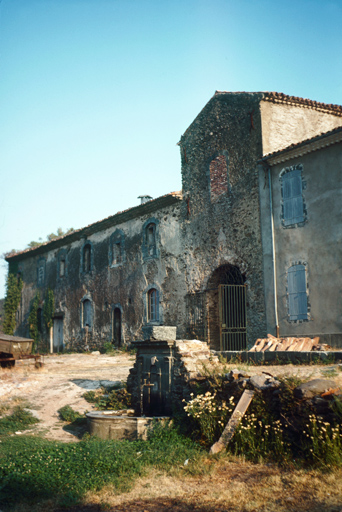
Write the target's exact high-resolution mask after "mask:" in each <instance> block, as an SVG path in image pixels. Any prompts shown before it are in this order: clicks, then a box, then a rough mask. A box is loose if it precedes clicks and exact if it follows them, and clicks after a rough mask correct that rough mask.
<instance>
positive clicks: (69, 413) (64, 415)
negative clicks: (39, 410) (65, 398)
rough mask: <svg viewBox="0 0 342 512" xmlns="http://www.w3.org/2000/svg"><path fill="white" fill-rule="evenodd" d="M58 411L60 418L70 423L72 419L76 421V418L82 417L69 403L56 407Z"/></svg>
mask: <svg viewBox="0 0 342 512" xmlns="http://www.w3.org/2000/svg"><path fill="white" fill-rule="evenodd" d="M58 413H59V416H60V418H61V419H62V420H63V421H67V422H68V423H72V422H73V421H76V420H77V419H78V418H82V417H83V415H82V414H80V413H79V412H77V411H75V410H74V409H73V408H72V407H70V405H65V406H64V407H61V408H60V409H58Z"/></svg>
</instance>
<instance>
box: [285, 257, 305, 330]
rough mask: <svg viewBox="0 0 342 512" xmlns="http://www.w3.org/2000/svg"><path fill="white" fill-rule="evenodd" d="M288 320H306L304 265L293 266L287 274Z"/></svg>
mask: <svg viewBox="0 0 342 512" xmlns="http://www.w3.org/2000/svg"><path fill="white" fill-rule="evenodd" d="M287 289H288V299H289V320H307V319H308V298H307V294H306V271H305V266H304V265H293V266H292V267H290V268H289V270H288V272H287Z"/></svg>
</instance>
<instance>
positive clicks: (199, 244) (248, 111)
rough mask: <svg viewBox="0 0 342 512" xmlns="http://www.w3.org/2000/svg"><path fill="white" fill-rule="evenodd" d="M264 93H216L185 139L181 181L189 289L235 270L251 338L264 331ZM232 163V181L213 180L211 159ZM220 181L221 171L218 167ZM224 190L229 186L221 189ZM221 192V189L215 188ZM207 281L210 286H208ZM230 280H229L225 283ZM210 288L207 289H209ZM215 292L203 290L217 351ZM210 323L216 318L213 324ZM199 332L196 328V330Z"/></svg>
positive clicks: (211, 338)
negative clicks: (260, 169)
mask: <svg viewBox="0 0 342 512" xmlns="http://www.w3.org/2000/svg"><path fill="white" fill-rule="evenodd" d="M261 97H262V94H259V93H254V94H248V93H241V94H239V93H235V94H234V93H232V94H229V95H227V94H217V95H215V96H214V97H213V98H212V100H210V102H209V103H208V104H207V105H206V107H205V108H204V109H203V110H202V112H201V113H200V115H199V116H198V117H197V118H196V120H195V121H194V122H193V124H192V125H191V126H190V127H189V128H188V130H187V131H186V132H185V134H184V135H183V137H182V138H181V141H180V149H181V157H182V178H183V197H184V201H183V210H182V216H183V225H182V235H183V240H184V259H185V264H186V268H185V272H186V283H187V288H188V292H189V293H190V292H194V291H195V292H202V293H203V292H204V293H206V291H207V290H208V288H209V286H210V278H211V276H212V274H213V272H214V271H215V270H216V269H218V268H219V267H221V266H224V265H227V266H229V265H230V266H233V267H237V268H238V269H239V271H240V272H241V274H242V275H243V278H244V284H246V285H247V334H248V341H249V343H252V341H253V340H254V339H256V338H257V337H259V336H260V335H261V334H262V333H264V334H265V331H266V322H265V314H264V294H263V269H262V250H261V236H260V221H259V217H260V211H259V196H258V176H257V172H256V170H255V164H256V161H257V159H258V158H260V157H261V155H262V140H261V118H260V107H259V102H260V99H261ZM219 156H221V168H222V157H224V158H225V161H226V166H227V185H225V184H224V183H221V181H220V182H219V183H218V184H217V185H216V184H214V183H213V181H214V180H215V177H216V176H215V172H213V171H211V168H210V167H211V163H212V162H213V160H215V159H217V158H218V157H219ZM216 175H218V176H217V177H218V178H219V179H220V173H219V170H218V171H217V172H216ZM224 188H225V189H226V191H224ZM218 189H219V190H222V189H223V193H221V194H217V190H218ZM208 283H209V285H208ZM222 284H228V283H222ZM208 291H209V290H208ZM215 300H217V297H216V298H215V297H212V298H211V297H210V294H208V293H206V298H205V300H204V302H205V305H204V307H205V308H206V313H205V315H206V319H205V323H206V325H205V328H204V333H205V336H204V338H203V337H201V339H205V340H207V341H208V342H209V343H210V346H211V348H215V349H219V343H220V341H219V339H218V335H217V332H218V327H217V325H216V324H217V322H214V323H215V325H213V326H212V328H211V326H210V320H212V319H213V315H212V314H210V315H209V314H208V312H209V311H210V309H215V311H216V309H217V307H216V305H215V306H214V308H213V304H212V302H213V301H215ZM212 323H213V322H212ZM195 334H196V335H197V334H198V333H195Z"/></svg>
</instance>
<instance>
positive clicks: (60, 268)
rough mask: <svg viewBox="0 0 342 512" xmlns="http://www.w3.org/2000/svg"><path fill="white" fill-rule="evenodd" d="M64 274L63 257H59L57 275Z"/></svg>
mask: <svg viewBox="0 0 342 512" xmlns="http://www.w3.org/2000/svg"><path fill="white" fill-rule="evenodd" d="M64 276H65V259H64V258H61V259H60V261H59V277H64Z"/></svg>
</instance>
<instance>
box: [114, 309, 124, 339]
mask: <svg viewBox="0 0 342 512" xmlns="http://www.w3.org/2000/svg"><path fill="white" fill-rule="evenodd" d="M121 324H122V321H121V309H120V308H114V311H113V343H114V344H115V345H116V346H117V347H121V329H122V325H121Z"/></svg>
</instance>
